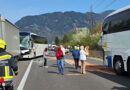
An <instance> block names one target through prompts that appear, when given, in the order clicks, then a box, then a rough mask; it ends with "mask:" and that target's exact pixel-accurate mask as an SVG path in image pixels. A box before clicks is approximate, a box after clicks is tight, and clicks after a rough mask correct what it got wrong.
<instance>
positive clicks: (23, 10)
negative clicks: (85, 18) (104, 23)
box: [0, 0, 130, 23]
mask: <svg viewBox="0 0 130 90" xmlns="http://www.w3.org/2000/svg"><path fill="white" fill-rule="evenodd" d="M91 4H92V5H93V11H94V12H98V13H100V12H103V11H105V10H111V9H114V10H116V9H119V8H122V7H125V6H127V5H130V0H0V14H1V15H2V16H4V17H6V18H7V19H8V20H10V21H11V22H12V23H15V22H16V21H18V20H19V19H20V18H22V17H23V16H28V15H39V14H44V13H51V12H57V11H62V12H64V11H77V12H88V11H90V5H91Z"/></svg>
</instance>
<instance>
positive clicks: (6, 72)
mask: <svg viewBox="0 0 130 90" xmlns="http://www.w3.org/2000/svg"><path fill="white" fill-rule="evenodd" d="M0 78H1V77H0ZM2 78H4V79H11V78H13V76H8V67H7V66H5V77H2Z"/></svg>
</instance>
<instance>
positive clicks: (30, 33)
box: [20, 31, 37, 35]
mask: <svg viewBox="0 0 130 90" xmlns="http://www.w3.org/2000/svg"><path fill="white" fill-rule="evenodd" d="M20 33H27V34H29V35H37V34H35V33H32V32H29V31H20Z"/></svg>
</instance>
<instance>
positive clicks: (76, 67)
mask: <svg viewBox="0 0 130 90" xmlns="http://www.w3.org/2000/svg"><path fill="white" fill-rule="evenodd" d="M74 48H75V49H74V50H73V52H72V56H73V58H74V62H75V69H78V67H79V56H80V51H79V50H78V49H77V46H75V47H74Z"/></svg>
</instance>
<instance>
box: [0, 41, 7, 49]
mask: <svg viewBox="0 0 130 90" xmlns="http://www.w3.org/2000/svg"><path fill="white" fill-rule="evenodd" d="M0 48H2V49H5V48H6V42H5V41H4V40H0Z"/></svg>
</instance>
